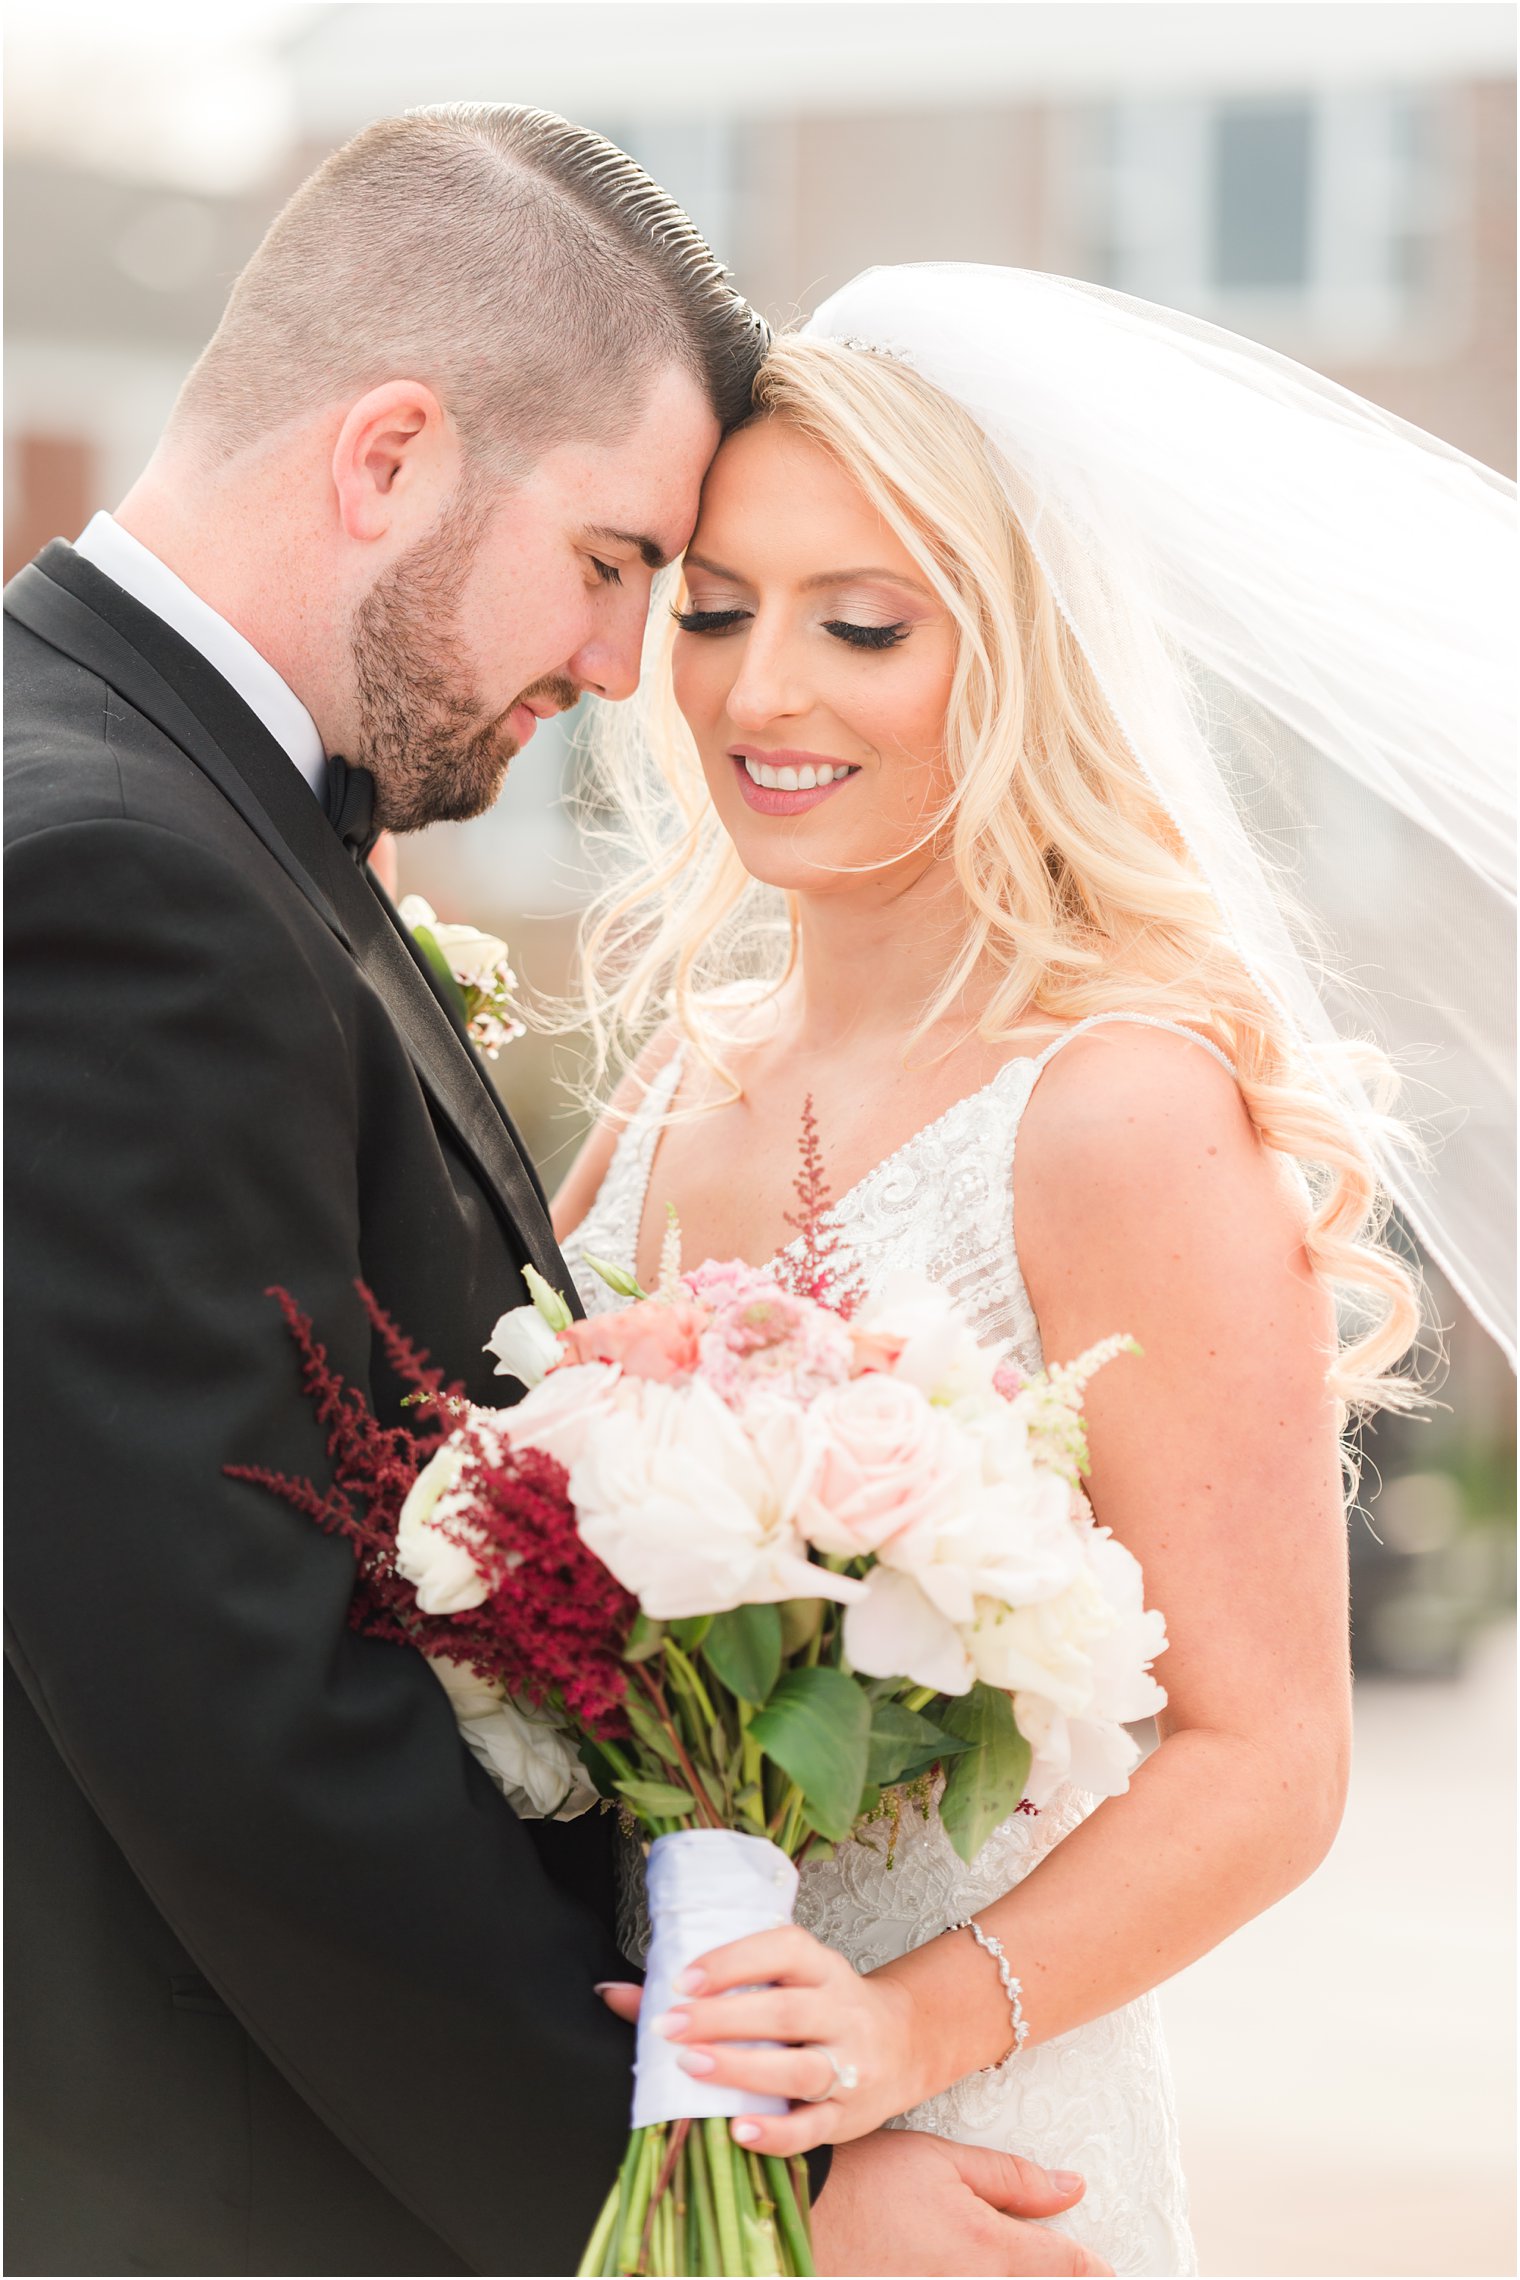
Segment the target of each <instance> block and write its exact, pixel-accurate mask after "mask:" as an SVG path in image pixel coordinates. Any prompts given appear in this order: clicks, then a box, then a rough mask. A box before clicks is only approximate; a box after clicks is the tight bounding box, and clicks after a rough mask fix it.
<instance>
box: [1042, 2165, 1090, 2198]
mask: <svg viewBox="0 0 1520 2280" xmlns="http://www.w3.org/2000/svg"><path fill="white" fill-rule="evenodd" d="M1045 2174H1046V2176H1047V2177H1048V2178H1049V2179H1050V2182H1051V2184H1052V2185H1054V2187H1055V2189H1056V2191H1057V2192H1058V2193H1077V2192H1080V2190H1081V2187H1082V2180H1081V2178H1080V2177H1079V2176H1078V2175H1077V2172H1076V2171H1075V2170H1074V2169H1047V2170H1046V2172H1045Z"/></svg>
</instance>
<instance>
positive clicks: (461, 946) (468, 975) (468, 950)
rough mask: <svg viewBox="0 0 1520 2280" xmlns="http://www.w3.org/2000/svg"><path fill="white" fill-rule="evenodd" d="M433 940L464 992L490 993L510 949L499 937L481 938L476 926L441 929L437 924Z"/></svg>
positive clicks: (482, 936) (488, 935) (444, 927)
mask: <svg viewBox="0 0 1520 2280" xmlns="http://www.w3.org/2000/svg"><path fill="white" fill-rule="evenodd" d="M433 940H434V941H435V942H436V943H437V945H438V947H439V949H440V950H441V951H442V952H443V954H444V956H445V958H447V960H448V962H449V971H450V972H451V973H452V974H453V976H454V978H455V980H456V981H457V982H458V983H459V984H460V986H461V987H462V988H464V989H477V990H482V989H487V988H489V986H490V984H491V983H492V981H493V980H495V978H496V976H497V973H498V970H499V969H500V968H501V967H502V966H504V965H505V964H506V963H507V956H508V952H507V946H506V944H505V942H503V941H502V939H501V937H500V935H499V934H482V933H481V931H480V929H479V928H478V927H475V926H442V925H439V924H438V923H437V922H436V921H435V922H434V926H433Z"/></svg>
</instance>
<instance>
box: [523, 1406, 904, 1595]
mask: <svg viewBox="0 0 1520 2280" xmlns="http://www.w3.org/2000/svg"><path fill="white" fill-rule="evenodd" d="M567 1374H568V1373H567V1372H563V1371H556V1372H555V1374H554V1376H553V1377H552V1378H550V1379H549V1380H547V1381H546V1385H545V1387H544V1388H543V1389H542V1390H544V1391H547V1390H548V1388H549V1387H552V1386H554V1385H556V1384H557V1383H558V1382H559V1380H560V1378H561V1377H562V1376H564V1375H567ZM619 1395H620V1402H619V1406H618V1407H616V1408H615V1409H614V1410H613V1411H612V1413H611V1414H610V1415H608V1416H607V1417H606V1418H605V1419H603V1420H602V1421H600V1422H599V1425H598V1429H597V1431H596V1432H595V1433H594V1434H592V1435H589V1436H588V1437H587V1438H586V1440H585V1442H584V1444H583V1447H582V1449H581V1453H580V1455H579V1457H578V1458H577V1460H576V1462H575V1464H574V1465H573V1466H572V1468H571V1474H570V1496H571V1500H572V1502H573V1503H574V1505H575V1509H576V1516H577V1524H578V1526H579V1530H580V1534H581V1538H582V1540H583V1542H584V1543H585V1544H586V1545H587V1546H588V1547H589V1549H590V1550H591V1551H593V1552H594V1553H595V1554H596V1556H597V1558H598V1559H600V1560H601V1561H602V1562H603V1563H604V1565H605V1566H606V1567H608V1568H609V1569H610V1570H611V1571H612V1573H613V1574H614V1575H615V1576H616V1577H617V1579H618V1581H619V1583H621V1584H622V1585H623V1587H624V1589H625V1590H627V1591H631V1592H632V1593H633V1594H634V1595H635V1597H636V1598H637V1599H638V1602H639V1604H640V1606H641V1607H642V1608H643V1610H644V1612H645V1614H646V1615H649V1616H652V1617H654V1618H656V1619H659V1620H666V1621H673V1620H676V1619H678V1618H680V1617H683V1616H688V1615H712V1614H718V1613H721V1612H723V1611H724V1610H726V1609H728V1608H731V1607H739V1606H744V1605H748V1604H753V1603H757V1602H761V1601H779V1600H783V1599H798V1598H832V1599H849V1598H853V1597H855V1596H857V1595H858V1594H859V1591H860V1586H859V1585H858V1584H857V1583H854V1582H851V1581H849V1580H848V1579H846V1578H844V1577H841V1576H833V1575H830V1574H829V1573H828V1571H827V1569H824V1568H820V1567H815V1566H813V1565H812V1564H811V1563H810V1562H809V1560H808V1559H807V1557H806V1550H807V1547H806V1545H805V1544H804V1543H803V1541H802V1539H801V1537H800V1536H799V1535H798V1534H797V1531H796V1528H795V1526H794V1524H793V1521H792V1517H791V1509H792V1505H793V1502H794V1498H795V1487H796V1473H797V1465H798V1462H799V1459H800V1453H801V1452H800V1435H799V1434H798V1433H797V1432H796V1430H795V1427H794V1425H793V1424H792V1423H790V1422H789V1421H788V1420H787V1418H786V1417H785V1415H784V1413H782V1412H781V1411H779V1410H777V1411H770V1412H762V1413H761V1414H760V1415H759V1416H757V1418H756V1420H755V1428H754V1433H753V1435H752V1434H751V1433H750V1432H748V1431H746V1429H745V1426H744V1424H743V1423H741V1421H740V1420H739V1418H738V1417H736V1416H735V1415H734V1413H733V1411H731V1410H730V1409H728V1408H727V1407H726V1406H725V1404H724V1403H723V1402H721V1401H720V1400H719V1399H718V1398H717V1396H716V1395H715V1394H714V1393H713V1392H712V1390H711V1388H710V1387H708V1386H706V1385H704V1384H703V1383H702V1381H701V1380H700V1379H695V1380H692V1381H690V1382H689V1383H687V1384H684V1385H666V1384H661V1383H659V1382H658V1381H656V1380H654V1379H650V1378H639V1379H625V1380H624V1381H623V1383H622V1385H621V1386H620V1388H619ZM535 1398H537V1397H536V1396H532V1395H530V1396H529V1399H530V1401H531V1400H533V1399H535ZM524 1406H526V1404H525V1405H524ZM519 1414H520V1412H519Z"/></svg>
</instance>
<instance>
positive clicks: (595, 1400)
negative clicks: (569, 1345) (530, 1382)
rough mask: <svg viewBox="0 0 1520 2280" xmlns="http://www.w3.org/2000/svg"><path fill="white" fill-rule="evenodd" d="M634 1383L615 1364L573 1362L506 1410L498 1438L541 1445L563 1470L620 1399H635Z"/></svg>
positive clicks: (515, 1443) (516, 1443)
mask: <svg viewBox="0 0 1520 2280" xmlns="http://www.w3.org/2000/svg"><path fill="white" fill-rule="evenodd" d="M632 1383H633V1381H631V1380H625V1379H624V1377H623V1373H622V1371H621V1370H620V1369H619V1368H618V1366H617V1364H616V1363H615V1362H572V1363H568V1364H566V1366H565V1367H564V1368H562V1369H557V1370H551V1371H550V1372H549V1375H548V1376H547V1377H546V1378H544V1379H542V1380H541V1381H540V1382H539V1384H537V1385H536V1386H534V1388H533V1390H532V1391H531V1392H530V1393H527V1394H525V1395H524V1396H523V1398H522V1400H521V1401H519V1402H518V1404H517V1406H516V1407H515V1408H514V1409H508V1410H504V1411H503V1412H502V1416H501V1420H500V1430H501V1434H502V1438H503V1439H504V1440H506V1441H509V1442H510V1443H511V1444H512V1446H513V1447H514V1448H518V1449H523V1448H532V1449H542V1450H543V1452H544V1455H545V1456H546V1457H552V1458H553V1459H554V1461H555V1463H556V1464H559V1465H563V1466H564V1468H565V1470H566V1472H569V1471H571V1470H572V1468H573V1467H574V1464H575V1461H576V1459H577V1457H579V1456H580V1454H581V1452H582V1450H583V1449H584V1448H585V1447H586V1446H587V1444H588V1442H589V1441H590V1440H591V1439H592V1437H593V1435H594V1434H595V1433H596V1432H597V1430H598V1429H599V1428H600V1427H601V1426H602V1425H603V1424H604V1422H605V1421H606V1420H607V1419H608V1418H609V1417H611V1416H612V1415H613V1414H614V1413H615V1411H616V1409H617V1407H618V1404H619V1402H620V1401H627V1400H631V1399H632V1398H633V1395H632V1393H631V1391H630V1390H629V1389H630V1388H631V1386H632Z"/></svg>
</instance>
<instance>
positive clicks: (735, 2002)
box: [602, 1924, 942, 2154]
mask: <svg viewBox="0 0 1520 2280" xmlns="http://www.w3.org/2000/svg"><path fill="white" fill-rule="evenodd" d="M678 1985H680V1986H681V1996H680V2000H679V2001H678V2002H677V2003H675V2004H673V2005H672V2006H671V2008H670V2009H669V2010H668V2011H667V2012H666V2013H665V2014H664V2016H663V2018H661V2019H657V2020H651V2022H650V2029H651V2031H652V2032H654V2033H656V2034H663V2035H664V2036H666V2037H667V2039H668V2040H669V2041H671V2042H672V2043H674V2044H675V2045H676V2047H677V2063H678V2064H679V2065H680V2066H682V2067H684V2068H685V2070H686V2072H687V2073H688V2074H690V2075H692V2076H693V2077H694V2078H696V2079H698V2080H701V2081H703V2082H722V2083H727V2084H729V2085H731V2086H732V2087H733V2088H734V2089H737V2090H754V2091H759V2092H767V2093H769V2094H770V2095H771V2096H773V2097H778V2098H792V2099H796V2100H798V2101H801V2102H800V2103H798V2104H796V2105H794V2107H793V2109H792V2111H791V2112H790V2113H789V2114H752V2115H745V2116H741V2118H740V2119H739V2120H738V2121H736V2122H735V2123H734V2125H733V2134H734V2136H735V2137H736V2138H737V2139H738V2141H739V2143H740V2144H741V2145H748V2146H753V2147H754V2149H755V2150H756V2152H758V2153H772V2154H792V2153H806V2152H807V2151H808V2150H809V2149H810V2148H811V2147H813V2146H815V2145H839V2144H842V2143H843V2142H844V2141H845V2140H847V2139H849V2138H857V2137H864V2136H865V2134H866V2132H867V2131H868V2130H874V2129H876V2128H878V2127H879V2125H880V2124H881V2123H882V2122H884V2121H887V2120H889V2119H890V2118H891V2116H892V2115H894V2114H902V2113H906V2112H907V2110H908V2108H909V2107H910V2106H916V2105H917V2104H918V2102H919V2100H920V2099H921V2098H923V2097H927V2096H928V2095H929V2094H930V2092H931V2091H932V2090H934V2089H937V2088H940V2087H942V2085H941V2084H938V2083H935V2082H932V2081H931V2080H930V2078H929V2075H928V2072H927V2062H928V2053H927V2052H926V2050H925V2048H924V2047H923V2046H924V2043H925V2041H926V2036H925V2033H924V2030H923V2023H922V2021H921V2019H920V2016H919V2013H918V2011H917V2008H916V2006H915V2004H914V2002H913V1998H912V1996H911V1995H910V1993H909V1992H908V1990H907V1989H906V1988H905V1987H903V1986H902V1985H901V1984H900V1983H899V1982H897V1981H896V1980H894V1979H891V1978H888V1977H886V1976H885V1975H882V1974H868V1975H866V1976H864V1977H863V1976H862V1975H861V1974H860V1973H859V1972H857V1971H855V1970H854V1969H853V1967H852V1966H851V1965H850V1964H848V1963H846V1961H845V1959H844V1957H843V1956H841V1955H837V1954H836V1953H835V1951H834V1950H833V1949H832V1948H829V1947H825V1946H824V1945H823V1943H822V1941H821V1940H816V1939H814V1937H813V1935H812V1933H811V1932H805V1931H803V1930H802V1929H801V1928H800V1926H798V1925H795V1924H792V1925H788V1926H787V1927H786V1929H785V1930H782V1931H775V1932H756V1933H755V1934H753V1935H752V1936H751V1937H750V1938H749V1939H744V1940H735V1941H734V1942H733V1943H732V1944H731V1945H730V1946H728V1947H721V1948H714V1949H713V1950H712V1951H711V1953H710V1954H708V1955H704V1956H703V1957H702V1958H701V1959H700V1961H699V1963H698V1964H696V1965H694V1966H693V1968H692V1969H691V1970H690V1971H689V1972H687V1973H686V1974H685V1975H684V1984H682V1983H681V1982H678ZM735 1988H744V1989H746V1990H748V1992H746V1993H744V1994H735V1993H732V1992H730V1990H732V1989H735ZM636 1993H637V1990H635V1989H632V1988H626V1987H620V1986H611V1987H607V1988H604V1989H603V1990H602V1995H603V2000H604V2001H606V2002H607V2003H608V2005H609V2007H610V2008H611V2009H613V2010H615V2011H616V2012H617V2013H618V2014H619V2016H620V2017H622V2018H625V2019H626V2018H632V2017H633V2016H634V2015H635V2014H636V2011H637V2008H638V2006H637V2003H636V2001H635V2002H630V2000H629V1998H630V1997H631V1996H635V1995H636ZM753 2042H768V2043H781V2044H783V2045H785V2046H787V2047H785V2048H783V2049H780V2050H749V2049H741V2050H735V2049H734V2048H733V2045H734V2044H735V2043H753Z"/></svg>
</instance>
